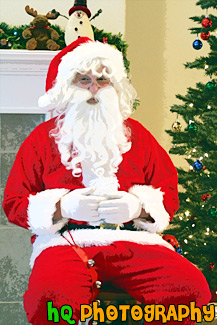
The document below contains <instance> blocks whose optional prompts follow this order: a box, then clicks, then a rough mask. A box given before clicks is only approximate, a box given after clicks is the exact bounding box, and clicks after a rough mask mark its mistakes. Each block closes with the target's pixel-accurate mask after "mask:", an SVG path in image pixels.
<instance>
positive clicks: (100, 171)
mask: <svg viewBox="0 0 217 325" xmlns="http://www.w3.org/2000/svg"><path fill="white" fill-rule="evenodd" d="M91 97H92V94H91V93H90V92H89V91H88V90H86V89H81V88H77V87H74V89H73V101H72V100H71V101H70V103H69V105H68V108H67V112H66V114H65V117H64V119H62V120H60V129H59V130H58V133H57V134H55V135H54V136H55V139H56V142H57V144H58V149H59V151H60V154H61V161H62V163H63V164H64V165H65V166H66V168H67V169H72V174H73V176H77V177H78V176H80V174H81V172H82V176H83V184H84V185H85V186H86V187H88V186H94V187H95V193H96V194H100V195H102V194H107V193H111V192H114V191H117V189H118V186H119V184H118V181H117V178H116V176H115V173H116V172H117V171H118V166H119V164H120V163H121V161H122V159H123V158H122V154H123V153H125V152H127V151H129V150H130V148H131V142H130V141H129V132H128V130H127V128H126V127H125V126H124V123H123V122H124V119H123V116H122V115H121V113H120V109H119V98H118V95H117V93H116V90H115V89H114V87H112V86H108V87H105V88H102V89H100V90H99V91H98V92H97V94H96V96H95V98H96V99H97V100H98V103H96V104H89V103H87V100H88V99H90V98H91Z"/></svg>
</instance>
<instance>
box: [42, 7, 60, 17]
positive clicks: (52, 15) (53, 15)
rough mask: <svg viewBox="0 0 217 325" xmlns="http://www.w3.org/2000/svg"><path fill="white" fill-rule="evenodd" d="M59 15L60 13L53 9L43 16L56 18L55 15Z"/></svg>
mask: <svg viewBox="0 0 217 325" xmlns="http://www.w3.org/2000/svg"><path fill="white" fill-rule="evenodd" d="M59 16H60V13H59V12H58V11H56V10H55V9H53V10H51V11H49V12H48V13H47V14H46V16H45V17H47V19H57V17H59Z"/></svg>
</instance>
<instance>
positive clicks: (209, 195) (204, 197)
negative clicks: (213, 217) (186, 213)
mask: <svg viewBox="0 0 217 325" xmlns="http://www.w3.org/2000/svg"><path fill="white" fill-rule="evenodd" d="M210 197H211V194H209V193H207V194H203V195H202V196H201V200H202V201H204V202H206V201H207V199H208V198H210Z"/></svg>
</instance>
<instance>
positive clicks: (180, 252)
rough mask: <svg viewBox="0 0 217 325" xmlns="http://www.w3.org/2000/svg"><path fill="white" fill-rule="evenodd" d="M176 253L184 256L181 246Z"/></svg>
mask: <svg viewBox="0 0 217 325" xmlns="http://www.w3.org/2000/svg"><path fill="white" fill-rule="evenodd" d="M176 253H178V254H180V255H183V250H182V249H181V247H180V246H179V247H178V248H177V250H176Z"/></svg>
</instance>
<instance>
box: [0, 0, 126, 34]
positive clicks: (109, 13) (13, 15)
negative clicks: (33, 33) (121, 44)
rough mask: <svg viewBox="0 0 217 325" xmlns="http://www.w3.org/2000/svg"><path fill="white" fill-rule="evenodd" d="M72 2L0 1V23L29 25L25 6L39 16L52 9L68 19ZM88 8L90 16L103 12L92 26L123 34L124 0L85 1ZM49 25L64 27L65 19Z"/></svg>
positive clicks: (60, 0) (29, 17)
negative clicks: (35, 11)
mask: <svg viewBox="0 0 217 325" xmlns="http://www.w3.org/2000/svg"><path fill="white" fill-rule="evenodd" d="M73 4H74V0H46V1H44V0H0V21H4V22H6V23H8V24H9V25H23V24H29V23H30V21H31V20H32V18H33V17H31V16H30V15H28V14H27V13H26V11H25V6H26V5H29V6H30V7H31V8H33V9H35V10H37V11H38V13H40V14H44V15H45V14H46V13H47V12H49V11H50V10H52V9H56V10H57V11H59V12H60V13H61V14H62V15H65V16H67V17H68V11H69V9H70V8H71V7H73ZM87 5H88V8H89V9H90V11H91V13H92V16H93V15H94V14H95V13H96V12H97V11H98V10H99V9H102V10H103V12H102V13H101V14H100V16H98V17H97V18H96V19H94V20H93V21H92V24H93V25H94V26H96V27H98V28H99V29H104V30H105V31H107V32H112V33H119V32H121V33H122V34H124V32H125V0H118V1H117V0H87ZM51 23H54V24H57V25H60V26H62V27H63V28H64V27H65V25H66V23H67V19H65V18H63V17H58V18H57V19H56V20H53V21H51Z"/></svg>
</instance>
